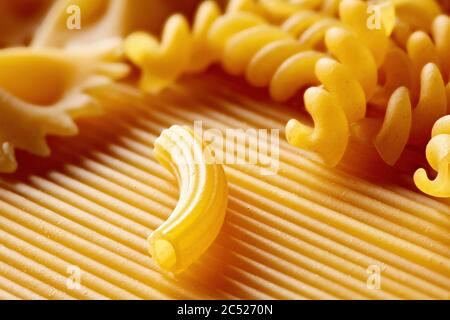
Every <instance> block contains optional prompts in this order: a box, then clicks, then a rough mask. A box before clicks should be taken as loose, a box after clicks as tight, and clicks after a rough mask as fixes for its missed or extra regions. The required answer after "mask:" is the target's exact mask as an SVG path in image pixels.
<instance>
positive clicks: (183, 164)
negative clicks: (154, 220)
mask: <svg viewBox="0 0 450 320" xmlns="http://www.w3.org/2000/svg"><path fill="white" fill-rule="evenodd" d="M207 148H208V147H205V146H203V145H202V143H201V141H200V140H199V137H197V136H195V134H194V133H193V131H192V130H190V129H187V128H185V127H180V126H172V127H171V128H170V129H167V130H164V131H163V132H162V133H161V136H160V137H159V138H158V139H157V140H156V142H155V150H154V151H155V156H156V158H157V159H158V160H159V162H160V163H161V164H162V165H163V166H164V167H165V168H166V169H168V170H170V171H171V172H172V173H173V174H174V175H175V176H177V178H178V180H179V184H180V198H179V201H178V204H177V206H176V208H175V209H174V210H173V212H172V214H171V215H170V217H169V219H168V220H167V221H166V222H165V223H164V224H162V225H161V226H160V227H159V228H158V229H157V230H155V231H154V232H153V233H152V234H151V235H150V237H149V238H148V241H149V244H150V253H151V255H152V256H153V257H154V259H155V260H156V261H157V263H158V264H159V265H160V266H161V267H162V268H163V269H164V270H166V271H168V272H172V273H179V272H181V271H183V270H184V269H186V268H187V267H188V266H189V265H191V264H192V263H193V262H195V261H196V260H197V259H198V258H199V257H200V256H201V255H202V254H203V253H204V252H205V251H206V249H207V248H208V247H209V246H210V245H211V243H212V242H213V241H214V239H215V238H216V237H217V235H218V233H219V231H220V229H221V227H222V224H223V221H224V217H225V211H226V207H227V194H228V192H227V183H226V179H225V174H224V171H223V169H222V166H221V165H219V164H215V163H213V162H211V161H210V160H211V159H208V158H207V157H208V155H209V154H210V151H209V150H208V149H207Z"/></svg>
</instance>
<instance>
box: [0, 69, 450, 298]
mask: <svg viewBox="0 0 450 320" xmlns="http://www.w3.org/2000/svg"><path fill="white" fill-rule="evenodd" d="M227 86H228V83H227V82H225V81H223V80H220V81H219V80H217V78H216V77H215V76H205V77H204V79H203V80H202V79H201V77H199V79H194V80H193V81H189V82H185V84H184V85H183V86H180V87H179V88H178V89H177V90H175V91H174V92H172V93H167V94H165V95H164V97H160V98H158V99H148V100H145V101H144V100H142V99H140V98H139V97H138V95H137V93H136V92H135V91H134V90H133V89H131V88H129V87H125V86H121V87H120V88H118V89H117V90H109V91H107V92H102V93H99V94H98V95H99V99H100V100H102V103H103V104H104V106H105V108H106V109H107V112H106V114H105V115H104V116H103V117H101V118H96V119H89V120H83V121H80V122H79V124H80V135H79V136H77V137H75V138H69V139H59V138H58V139H51V146H52V156H51V157H50V158H37V157H32V156H29V155H26V154H24V153H19V154H18V160H19V171H18V172H17V173H16V174H15V175H3V176H1V179H0V299H176V298H184V299H197V298H206V299H213V298H223V299H234V298H251V299H272V298H275V299H422V298H424V299H448V298H450V232H449V231H450V207H449V201H448V200H437V199H432V198H429V197H426V196H424V195H423V194H420V193H419V192H417V191H414V190H413V188H412V187H411V181H410V178H409V176H410V175H409V173H410V171H411V170H412V169H413V168H415V167H416V165H417V163H420V162H421V161H423V159H421V158H420V156H419V154H420V152H417V153H416V152H413V151H408V152H406V154H405V155H404V157H403V158H402V160H401V161H400V165H399V167H398V168H395V169H391V168H388V167H386V166H385V165H384V164H382V163H381V162H379V161H377V160H375V159H374V157H373V154H374V152H372V151H371V150H363V149H362V147H360V146H356V145H355V147H354V148H350V149H351V150H350V151H349V152H348V154H347V155H346V157H345V159H344V161H343V163H342V165H340V166H339V167H338V168H335V169H330V168H327V167H325V166H323V165H322V164H320V163H318V162H316V161H314V159H312V156H311V155H309V154H306V153H304V152H302V151H301V150H299V149H296V148H293V147H291V146H289V145H288V144H287V143H286V141H285V138H284V132H283V127H284V124H285V121H286V120H287V119H289V118H290V117H291V116H292V115H295V116H296V117H297V118H298V117H300V115H299V114H295V110H294V109H289V108H282V107H280V106H274V105H271V104H270V103H266V102H263V101H262V100H263V99H256V98H252V96H253V93H254V92H251V93H249V94H248V95H246V96H244V95H241V94H240V93H238V92H239V90H238V88H232V89H233V90H234V92H235V93H233V94H232V95H230V94H229V92H231V91H230V90H229V88H228V87H227ZM199 88H202V89H201V90H200V89H199ZM197 120H202V121H203V129H204V130H207V129H209V128H217V129H220V130H224V129H226V128H244V129H245V128H277V129H280V158H279V161H280V168H279V171H278V174H277V175H261V172H260V168H258V167H257V166H254V165H238V164H227V165H226V166H225V172H226V175H227V179H228V181H229V189H230V196H229V208H228V211H227V216H226V220H225V225H224V227H223V229H222V232H221V233H220V235H219V238H218V239H217V240H216V242H215V243H214V245H213V246H212V247H211V248H210V250H209V251H208V252H207V254H205V255H204V256H203V257H202V258H201V259H200V261H198V263H196V264H194V266H192V267H191V268H189V269H188V270H187V271H186V272H185V273H183V274H182V275H181V276H180V277H178V278H177V279H173V278H172V277H171V276H170V275H165V274H163V273H161V272H160V271H159V270H158V267H157V266H156V264H155V263H154V261H153V260H152V259H151V258H150V256H149V255H148V253H147V243H146V238H147V237H148V235H149V234H150V233H151V231H152V230H154V229H156V228H157V227H158V226H159V225H160V224H161V223H162V222H163V221H164V220H165V219H166V218H167V217H168V216H169V214H170V213H171V210H172V209H173V208H174V207H175V205H176V203H177V196H178V192H177V184H176V180H175V178H174V177H172V176H171V175H170V173H169V172H167V171H166V170H164V169H163V168H162V167H161V166H160V165H159V164H158V163H157V162H155V159H154V157H153V143H154V141H155V139H156V138H157V137H158V136H159V134H160V132H161V131H162V130H163V129H165V128H167V127H169V126H171V125H173V124H182V125H190V126H192V125H193V123H194V121H197ZM215 134H218V132H215ZM241 147H244V146H241ZM250 149H251V148H250ZM249 152H250V153H251V152H258V150H254V149H251V150H249ZM371 265H378V266H379V267H380V268H381V288H380V289H379V290H371V289H369V288H368V286H367V279H368V276H369V274H368V273H367V271H366V270H367V268H368V267H369V266H371ZM71 266H76V267H77V268H79V269H80V270H81V271H82V274H81V288H80V289H73V288H72V289H71V288H70V286H68V283H67V277H68V276H69V273H68V270H70V269H68V268H70V267H71Z"/></svg>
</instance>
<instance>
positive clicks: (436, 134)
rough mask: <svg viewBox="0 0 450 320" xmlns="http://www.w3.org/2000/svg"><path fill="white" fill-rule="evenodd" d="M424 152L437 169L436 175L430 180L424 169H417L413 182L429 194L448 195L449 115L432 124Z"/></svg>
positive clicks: (449, 178) (449, 160)
mask: <svg viewBox="0 0 450 320" xmlns="http://www.w3.org/2000/svg"><path fill="white" fill-rule="evenodd" d="M426 154H427V159H428V162H429V163H430V166H431V167H432V168H433V169H434V170H435V171H437V176H436V178H435V179H434V180H433V181H430V180H429V179H428V177H427V173H426V171H425V170H424V169H419V170H417V171H416V173H415V174H414V182H415V183H416V185H417V187H418V188H419V189H420V190H422V191H423V192H425V193H427V194H429V195H432V196H435V197H450V115H447V116H445V117H443V118H441V119H439V120H438V121H437V122H436V124H435V125H434V127H433V133H432V138H431V140H430V142H429V143H428V145H427V150H426Z"/></svg>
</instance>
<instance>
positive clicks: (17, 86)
mask: <svg viewBox="0 0 450 320" xmlns="http://www.w3.org/2000/svg"><path fill="white" fill-rule="evenodd" d="M116 49H117V42H116V41H112V42H110V41H107V42H101V43H100V44H99V45H98V46H97V47H90V48H79V49H77V50H75V49H74V50H71V51H66V50H59V49H28V48H11V49H4V50H2V51H0V69H1V70H2V72H1V73H0V109H1V111H2V116H1V117H0V147H1V149H0V172H14V171H15V170H16V169H17V162H16V159H15V152H14V151H15V149H16V148H19V149H22V150H26V151H28V152H30V153H32V154H35V155H39V156H47V155H49V154H50V149H49V147H48V145H47V142H46V140H45V138H46V135H48V134H55V135H60V136H68V135H75V134H77V132H78V129H77V126H76V125H75V123H74V121H73V119H74V118H77V117H82V116H93V115H98V114H99V112H100V111H101V110H100V109H99V107H98V106H97V104H96V102H95V100H94V99H93V98H91V97H90V96H89V95H88V94H86V92H87V91H88V90H92V89H93V88H96V87H99V86H103V85H105V84H108V83H109V82H111V80H113V79H118V78H121V77H124V76H125V75H126V74H128V70H129V68H128V66H127V65H125V64H122V63H116V62H114V60H115V57H116Z"/></svg>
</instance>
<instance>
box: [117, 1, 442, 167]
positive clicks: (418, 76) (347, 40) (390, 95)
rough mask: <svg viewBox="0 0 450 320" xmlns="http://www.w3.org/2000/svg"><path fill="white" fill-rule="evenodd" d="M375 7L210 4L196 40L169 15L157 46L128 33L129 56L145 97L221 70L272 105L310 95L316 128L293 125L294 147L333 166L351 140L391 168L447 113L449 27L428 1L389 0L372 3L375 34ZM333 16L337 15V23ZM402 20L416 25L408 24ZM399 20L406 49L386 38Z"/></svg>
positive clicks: (196, 25) (197, 23) (200, 16)
mask: <svg viewBox="0 0 450 320" xmlns="http://www.w3.org/2000/svg"><path fill="white" fill-rule="evenodd" d="M371 5H374V4H373V3H372V4H367V3H364V2H362V1H360V0H342V1H327V2H326V3H325V2H323V1H300V2H295V3H294V2H284V1H275V0H273V1H258V2H254V1H251V0H236V1H231V2H230V4H229V6H228V8H227V11H226V12H225V13H224V14H221V12H220V10H219V8H218V7H217V6H216V5H215V4H214V3H212V2H208V1H206V2H204V3H202V5H201V6H200V7H199V9H198V11H197V14H196V16H195V18H194V20H193V21H194V22H193V28H192V31H191V30H190V28H189V24H188V22H187V20H186V19H185V18H183V17H182V16H178V15H175V16H172V17H171V18H170V19H169V20H168V21H167V23H166V25H165V28H164V32H163V36H162V40H161V43H159V42H158V41H157V40H156V39H155V38H153V37H151V36H149V35H147V34H139V33H138V34H134V35H132V36H130V37H129V38H128V39H127V44H126V52H127V54H128V56H129V57H130V59H131V60H132V61H133V62H135V63H136V64H137V65H139V66H141V69H142V72H143V76H142V78H141V87H143V88H144V89H146V91H147V92H152V93H154V92H159V91H160V90H162V89H163V88H165V87H167V86H168V85H170V84H171V83H172V82H173V81H175V80H176V79H177V78H178V77H179V76H181V75H182V74H185V73H190V72H201V71H203V70H205V69H206V68H207V67H208V66H209V65H211V64H213V63H217V62H219V63H221V64H222V67H223V69H224V70H225V71H226V72H227V73H229V74H231V75H244V76H245V78H246V80H247V81H248V82H249V83H250V84H251V85H253V86H256V87H268V89H269V92H270V95H271V97H272V98H273V99H274V100H275V101H280V102H284V101H286V100H288V99H290V98H292V97H294V96H295V95H296V93H297V92H299V91H300V90H301V89H302V88H306V91H305V93H304V105H305V109H306V111H307V112H308V113H309V114H310V116H311V118H312V120H313V122H314V127H310V126H307V125H305V124H303V123H301V122H299V121H297V120H295V119H292V120H291V121H289V122H288V124H287V126H286V137H287V140H288V141H289V142H290V143H291V144H293V145H295V146H298V147H301V148H303V149H307V150H310V151H313V152H314V153H316V154H317V155H319V156H320V157H321V158H322V160H323V161H324V162H325V163H327V164H328V165H331V166H334V165H336V164H337V163H338V162H339V161H340V159H341V158H342V157H343V155H344V153H345V151H346V149H347V145H348V142H349V137H350V136H351V135H354V136H356V138H361V137H362V140H364V141H365V142H367V143H369V144H373V145H374V147H375V148H376V150H377V151H378V153H379V155H380V157H381V158H382V159H383V160H384V161H385V162H386V163H388V164H390V165H394V164H395V163H396V162H397V160H398V159H399V158H400V156H401V154H402V152H403V150H404V148H405V147H406V146H407V145H408V144H414V145H422V144H425V143H426V142H427V141H428V140H429V133H430V131H431V127H432V126H433V124H434V122H435V121H436V120H437V119H439V118H440V117H442V116H444V115H445V114H446V113H447V112H448V103H447V100H448V99H449V98H448V97H450V84H448V85H447V86H446V85H445V82H446V81H448V80H449V72H450V70H449V61H450V59H449V56H448V55H449V52H450V44H449V41H450V31H449V30H450V27H449V26H450V23H449V21H450V20H449V17H448V16H446V15H442V14H440V12H441V10H440V8H439V6H438V5H437V4H436V3H435V1H434V0H427V1H424V2H419V1H411V2H408V1H400V0H399V1H394V0H393V1H379V2H378V3H375V5H377V6H378V7H377V10H379V12H376V13H378V16H377V17H376V18H378V19H379V20H380V21H379V23H378V25H377V23H373V25H372V22H373V21H371V20H370V19H371V17H370V13H371V12H372V11H373V10H375V9H374V8H372V7H370V6H371ZM294 7H295V9H294ZM325 7H328V8H329V10H324V8H325ZM331 7H333V8H338V9H337V10H338V13H339V14H338V16H335V15H334V13H335V11H336V10H334V11H333V10H332V9H330V8H331ZM277 10H278V11H277ZM408 13H411V14H412V15H414V16H417V19H416V20H414V21H410V20H409V18H408ZM271 14H272V15H271ZM396 14H397V15H396ZM396 18H397V24H398V23H405V24H409V26H410V27H411V29H410V30H411V32H409V33H408V34H407V40H406V41H405V49H403V48H401V47H398V46H397V45H396V44H395V42H393V41H392V39H391V37H390V36H391V32H394V33H395V32H396V31H398V30H397V29H398V25H396V26H395V28H394V24H395V21H396V20H395V19H396ZM414 28H422V29H423V30H425V31H427V30H429V31H430V33H431V36H429V35H428V34H427V33H426V32H424V31H421V30H414ZM393 37H394V38H395V35H394V36H393ZM182 38H183V39H185V41H181V40H180V39H182ZM186 39H187V40H186ZM380 75H381V79H380ZM310 86H313V87H310ZM308 87H309V88H308ZM369 109H370V112H371V114H372V115H371V117H370V118H367V110H369ZM380 113H381V114H384V116H380ZM373 114H374V115H375V116H374V115H373ZM330 115H332V116H331V117H330Z"/></svg>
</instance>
